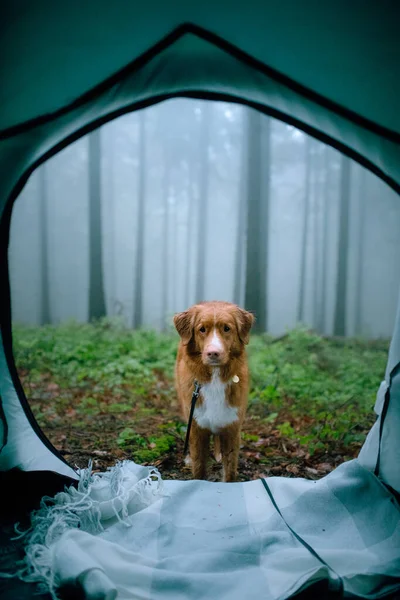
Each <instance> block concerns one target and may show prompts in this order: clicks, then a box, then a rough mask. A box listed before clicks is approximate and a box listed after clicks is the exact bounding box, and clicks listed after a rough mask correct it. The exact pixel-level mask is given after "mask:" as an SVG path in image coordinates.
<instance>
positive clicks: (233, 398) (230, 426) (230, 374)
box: [174, 301, 254, 482]
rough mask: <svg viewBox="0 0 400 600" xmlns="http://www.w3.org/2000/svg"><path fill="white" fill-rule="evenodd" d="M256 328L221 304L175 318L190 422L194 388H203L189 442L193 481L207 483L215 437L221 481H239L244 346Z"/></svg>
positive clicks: (179, 375)
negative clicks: (208, 465) (197, 384)
mask: <svg viewBox="0 0 400 600" xmlns="http://www.w3.org/2000/svg"><path fill="white" fill-rule="evenodd" d="M253 323H254V315H253V314H252V313H250V312H247V311H246V310H243V309H242V308H239V306H236V305H235V304H231V303H229V302H222V301H215V302H200V303H198V304H195V305H194V306H192V307H191V308H189V309H188V310H186V311H184V312H181V313H178V314H176V315H175V316H174V325H175V328H176V330H177V331H178V333H179V335H180V338H181V339H180V342H179V347H178V353H177V358H176V364H175V387H176V391H177V395H178V400H179V403H180V405H181V409H182V413H183V417H184V418H185V419H186V421H187V420H188V418H189V413H190V406H191V399H192V394H193V390H194V386H195V382H198V383H199V384H200V386H201V387H200V394H199V397H198V399H197V403H196V407H195V410H194V414H193V422H192V427H191V431H190V439H189V457H188V458H189V462H190V463H191V467H192V473H193V477H194V479H206V478H207V459H208V455H209V444H210V438H211V435H213V436H214V455H215V458H216V460H218V461H220V460H221V459H222V464H223V480H224V481H227V482H230V481H236V478H237V468H238V456H239V448H240V433H241V428H242V423H243V420H244V418H245V414H246V408H247V397H248V387H249V369H248V363H247V355H246V349H245V346H246V344H248V343H249V337H250V329H251V327H252V326H253Z"/></svg>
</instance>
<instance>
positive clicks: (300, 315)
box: [297, 136, 312, 323]
mask: <svg viewBox="0 0 400 600" xmlns="http://www.w3.org/2000/svg"><path fill="white" fill-rule="evenodd" d="M311 150H312V139H311V138H310V137H309V136H306V139H305V152H306V156H305V160H306V165H305V167H306V173H305V185H304V205H303V231H302V240H301V250H300V252H301V255H300V286H299V304H298V309H297V322H298V323H302V322H303V321H304V318H305V312H304V299H305V287H306V262H307V242H308V229H309V220H310V190H311V185H310V181H311Z"/></svg>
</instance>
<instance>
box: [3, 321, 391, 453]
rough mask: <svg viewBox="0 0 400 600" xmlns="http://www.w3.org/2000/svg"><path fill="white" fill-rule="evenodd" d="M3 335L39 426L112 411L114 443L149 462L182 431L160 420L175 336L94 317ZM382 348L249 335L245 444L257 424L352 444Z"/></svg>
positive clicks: (365, 420)
mask: <svg viewBox="0 0 400 600" xmlns="http://www.w3.org/2000/svg"><path fill="white" fill-rule="evenodd" d="M13 336H14V353H15V358H16V363H17V367H18V369H19V371H20V375H21V378H22V381H23V384H24V387H25V389H26V390H27V394H28V396H29V398H30V399H31V403H32V406H33V410H34V412H35V414H36V417H37V418H38V420H39V423H40V424H41V425H42V426H43V427H44V428H45V427H46V426H50V424H51V423H53V424H55V425H57V424H60V423H62V422H63V419H65V418H66V417H65V415H66V414H69V413H68V411H71V407H72V408H73V410H74V411H75V412H74V423H75V424H76V426H77V427H81V428H84V426H85V422H86V423H88V422H89V420H90V419H91V420H92V421H93V419H94V417H98V416H99V415H111V416H112V415H114V417H115V418H116V419H118V423H119V422H121V423H122V428H120V429H119V430H118V432H116V434H115V444H116V446H118V447H119V448H122V449H125V450H130V451H131V452H132V453H133V454H132V455H133V457H134V459H135V460H138V461H140V462H151V461H152V460H154V458H155V457H156V456H160V455H162V454H166V453H169V452H171V451H173V450H174V448H175V444H176V439H177V436H178V437H179V435H182V430H181V429H182V426H181V425H180V424H179V423H178V421H176V422H175V421H174V422H168V419H170V418H171V417H170V416H168V415H169V411H170V404H171V401H172V400H173V398H174V391H173V368H174V361H175V355H176V347H177V342H178V337H177V335H175V334H173V333H171V334H159V333H156V332H154V331H131V330H129V329H127V328H125V327H123V326H122V325H121V323H120V322H118V321H110V320H102V321H100V322H99V323H97V324H91V325H80V324H77V323H67V324H63V325H59V326H45V327H23V326H15V327H14V330H13ZM387 349H388V343H387V341H376V342H367V341H362V340H354V339H349V340H335V339H324V338H322V337H320V336H318V335H316V334H314V333H310V332H309V331H306V330H303V329H296V330H294V331H291V332H289V333H288V335H287V336H286V337H284V338H283V339H281V340H278V341H276V340H275V341H273V340H272V339H271V338H269V337H268V336H256V335H253V336H252V338H251V343H250V346H249V361H250V371H251V382H252V384H251V391H250V399H249V411H248V415H249V418H250V419H251V420H252V422H254V423H253V424H254V427H253V430H254V431H253V430H252V431H247V433H244V434H243V436H244V437H243V439H244V440H245V441H246V442H247V443H252V442H255V441H256V440H257V439H258V436H259V429H260V428H262V427H264V428H266V427H267V428H269V430H270V431H272V432H274V433H275V434H279V435H280V436H282V437H283V438H285V439H287V440H292V441H294V442H296V443H297V444H299V445H300V446H304V447H306V448H307V449H308V451H309V452H310V453H311V454H313V453H314V452H316V451H321V450H326V451H327V450H329V449H331V448H332V447H335V445H341V446H343V447H345V448H347V447H351V446H352V445H355V446H357V445H358V446H359V445H360V444H361V443H362V441H363V439H364V438H365V434H366V431H367V430H368V429H369V427H370V426H371V424H372V423H373V421H374V414H373V405H374V401H375V394H376V390H377V388H378V386H379V382H380V380H381V379H382V378H383V375H384V369H385V363H386V357H387ZM129 415H130V421H129V423H128V421H127V422H126V423H124V418H125V417H128V416H129ZM132 415H134V416H135V418H136V420H137V422H139V420H141V419H144V420H146V419H147V420H149V419H156V418H157V419H158V420H157V423H156V421H154V423H155V424H154V428H153V430H151V431H146V432H142V433H137V431H136V427H135V423H133V424H132V419H133V416H132ZM160 420H161V421H162V423H163V422H165V424H164V425H163V424H162V423H161V425H160ZM149 422H150V421H149ZM163 427H164V429H163ZM171 432H172V433H171ZM246 436H247V437H246Z"/></svg>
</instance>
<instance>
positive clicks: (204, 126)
mask: <svg viewBox="0 0 400 600" xmlns="http://www.w3.org/2000/svg"><path fill="white" fill-rule="evenodd" d="M201 113H202V120H201V125H200V128H201V133H200V182H199V190H200V197H199V207H198V208H199V210H198V217H197V218H198V239H197V278H196V302H201V301H202V300H204V294H205V279H206V264H207V263H206V258H207V242H208V239H207V238H208V235H207V234H208V205H209V197H208V180H209V158H208V147H209V143H210V120H211V105H210V103H209V102H207V101H206V102H203V104H202V109H201Z"/></svg>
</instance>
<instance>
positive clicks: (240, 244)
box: [233, 107, 249, 305]
mask: <svg viewBox="0 0 400 600" xmlns="http://www.w3.org/2000/svg"><path fill="white" fill-rule="evenodd" d="M247 111H248V109H247V108H244V107H243V109H242V144H241V146H242V153H241V175H242V176H241V179H240V182H239V210H238V220H237V229H236V246H235V265H234V269H235V272H234V283H233V300H234V302H235V303H236V304H239V305H241V304H242V298H243V266H244V265H243V263H244V260H243V259H244V244H245V238H246V208H247V206H246V205H247V153H248V141H249V139H248V137H249V136H248V131H247V129H248V119H247Z"/></svg>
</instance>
